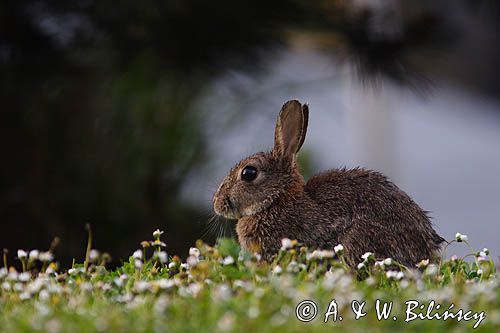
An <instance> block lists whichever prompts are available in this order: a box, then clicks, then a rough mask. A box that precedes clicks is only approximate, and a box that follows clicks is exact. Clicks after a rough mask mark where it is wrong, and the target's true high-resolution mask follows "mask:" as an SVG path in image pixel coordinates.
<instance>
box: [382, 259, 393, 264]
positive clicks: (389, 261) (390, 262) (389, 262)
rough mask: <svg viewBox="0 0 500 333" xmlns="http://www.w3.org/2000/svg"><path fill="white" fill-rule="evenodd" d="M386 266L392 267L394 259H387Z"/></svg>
mask: <svg viewBox="0 0 500 333" xmlns="http://www.w3.org/2000/svg"><path fill="white" fill-rule="evenodd" d="M384 265H386V266H391V265H392V258H385V259H384Z"/></svg>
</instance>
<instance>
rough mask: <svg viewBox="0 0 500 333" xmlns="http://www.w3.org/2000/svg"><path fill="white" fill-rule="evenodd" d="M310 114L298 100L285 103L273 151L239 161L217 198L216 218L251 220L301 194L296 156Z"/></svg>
mask: <svg viewBox="0 0 500 333" xmlns="http://www.w3.org/2000/svg"><path fill="white" fill-rule="evenodd" d="M308 115H309V110H308V107H307V105H301V104H300V102H298V101H296V100H292V101H288V102H286V103H285V104H284V105H283V107H282V109H281V112H280V114H279V116H278V119H277V121H276V130H275V135H274V148H273V150H272V151H270V152H262V153H257V154H255V155H252V156H249V157H247V158H245V159H244V160H242V161H240V162H239V163H238V164H237V165H236V166H234V167H233V169H231V171H230V172H229V174H228V175H227V176H226V177H225V178H224V180H223V181H222V183H221V184H220V186H219V189H218V190H217V192H216V193H215V194H214V198H213V204H214V210H215V212H216V213H217V214H219V215H222V216H224V217H226V218H229V219H239V218H241V217H243V216H252V215H255V214H258V213H260V212H262V211H264V210H266V209H268V208H269V207H270V206H271V205H273V203H274V202H275V200H276V199H277V198H280V197H281V196H283V195H284V194H286V193H293V192H294V191H302V189H303V186H304V179H303V177H302V176H301V174H300V173H299V170H298V167H297V153H298V151H299V149H300V147H301V146H302V144H303V143H304V139H305V136H306V130H307V122H308Z"/></svg>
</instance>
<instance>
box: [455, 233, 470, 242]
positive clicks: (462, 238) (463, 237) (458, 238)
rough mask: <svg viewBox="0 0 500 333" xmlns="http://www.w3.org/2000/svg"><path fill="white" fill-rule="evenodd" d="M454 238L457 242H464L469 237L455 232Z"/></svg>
mask: <svg viewBox="0 0 500 333" xmlns="http://www.w3.org/2000/svg"><path fill="white" fill-rule="evenodd" d="M455 239H456V240H457V242H465V241H467V239H469V238H468V237H467V235H462V234H461V233H459V232H457V233H456V234H455Z"/></svg>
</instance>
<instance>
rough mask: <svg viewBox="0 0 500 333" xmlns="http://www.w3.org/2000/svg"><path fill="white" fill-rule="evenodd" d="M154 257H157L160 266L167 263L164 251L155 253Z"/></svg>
mask: <svg viewBox="0 0 500 333" xmlns="http://www.w3.org/2000/svg"><path fill="white" fill-rule="evenodd" d="M156 256H157V257H158V260H160V262H161V263H162V264H166V263H167V261H168V255H167V252H165V251H161V252H157V253H156Z"/></svg>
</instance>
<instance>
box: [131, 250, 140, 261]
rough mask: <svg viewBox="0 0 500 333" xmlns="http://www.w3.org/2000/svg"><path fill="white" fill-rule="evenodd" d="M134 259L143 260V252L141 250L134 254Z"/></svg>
mask: <svg viewBox="0 0 500 333" xmlns="http://www.w3.org/2000/svg"><path fill="white" fill-rule="evenodd" d="M132 257H134V259H136V260H142V251H141V250H136V251H135V252H134V253H133V254H132Z"/></svg>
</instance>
